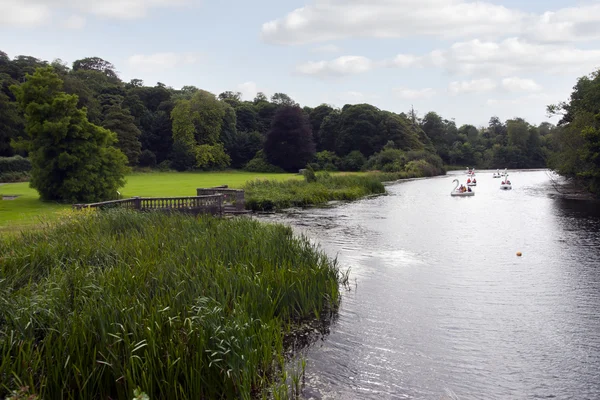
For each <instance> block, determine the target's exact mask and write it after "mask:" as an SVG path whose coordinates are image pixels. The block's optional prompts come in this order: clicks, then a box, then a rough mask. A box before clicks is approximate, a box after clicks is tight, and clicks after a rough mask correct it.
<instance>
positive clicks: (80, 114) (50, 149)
mask: <svg viewBox="0 0 600 400" xmlns="http://www.w3.org/2000/svg"><path fill="white" fill-rule="evenodd" d="M62 88H63V82H62V81H61V79H60V77H59V76H58V75H57V74H56V73H55V72H54V70H53V68H52V67H43V68H38V69H36V71H35V73H34V74H33V75H28V76H27V77H26V81H25V82H24V83H23V84H21V85H20V86H16V85H14V86H12V87H11V89H12V90H13V92H14V93H15V96H16V98H17V100H18V102H19V104H20V106H21V107H22V109H23V110H24V111H25V135H23V136H21V137H19V138H18V139H17V140H16V145H17V146H18V147H19V148H23V149H25V150H27V151H28V152H29V157H30V159H31V164H32V170H31V181H30V186H31V187H32V188H34V189H36V190H37V191H38V192H39V193H40V197H41V199H42V200H55V201H68V202H76V201H84V202H93V201H100V200H106V199H110V198H114V196H115V194H116V191H117V189H118V188H119V187H121V186H123V185H124V183H125V179H124V176H125V173H126V172H127V167H126V163H127V157H125V155H124V154H123V153H122V152H121V151H120V150H119V149H117V148H115V147H113V144H114V143H115V141H116V135H115V134H114V133H112V132H111V131H109V130H107V129H104V128H102V127H99V126H96V125H94V124H92V123H90V122H89V121H88V119H87V116H86V113H85V110H81V109H78V108H77V101H78V99H77V96H75V95H69V94H67V93H65V92H63V91H62Z"/></svg>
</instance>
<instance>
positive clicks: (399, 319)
mask: <svg viewBox="0 0 600 400" xmlns="http://www.w3.org/2000/svg"><path fill="white" fill-rule="evenodd" d="M457 177H458V178H460V180H461V183H464V182H465V180H466V176H465V174H464V173H463V172H462V171H461V172H454V173H449V174H448V175H446V176H443V177H436V178H431V179H424V180H415V181H410V182H403V183H398V184H393V185H390V186H388V187H387V190H388V194H387V195H385V196H380V197H376V198H370V199H364V200H361V201H357V202H353V203H346V204H342V205H338V206H336V207H332V208H324V209H307V210H297V211H292V212H289V213H284V214H277V215H272V216H267V217H264V219H267V220H269V221H276V222H283V223H287V224H290V225H291V226H292V227H294V229H295V230H296V231H297V232H298V233H303V234H306V235H307V236H308V237H310V238H311V240H314V241H315V242H316V243H319V245H320V246H321V248H322V249H323V250H324V251H325V252H327V253H328V254H329V255H331V256H332V257H335V256H337V257H338V261H339V264H340V266H341V267H342V268H351V272H350V282H351V286H350V288H351V290H349V291H344V294H343V297H342V303H341V307H340V312H339V317H338V319H337V321H336V322H335V323H334V324H333V325H332V326H331V330H330V334H329V335H328V336H326V337H325V338H323V340H319V341H318V342H317V343H316V344H314V345H313V346H311V347H310V348H309V349H307V350H306V354H305V357H306V358H307V366H306V380H305V387H304V391H303V395H304V398H306V399H537V398H539V399H545V398H557V399H578V400H583V399H599V398H600V246H599V244H600V203H597V202H593V201H583V200H565V199H562V198H559V197H556V196H554V194H556V190H555V188H554V186H553V184H552V181H551V179H550V177H549V172H547V171H511V172H510V180H511V181H512V184H513V190H512V191H501V190H499V186H500V179H494V178H493V177H492V173H491V171H488V172H479V173H478V174H477V180H478V186H477V187H476V188H475V193H476V195H475V196H474V197H466V198H457V197H451V196H450V191H451V189H452V188H453V187H454V184H453V183H452V180H453V179H455V178H457ZM518 251H520V252H522V254H523V255H522V257H517V256H516V253H517V252H518Z"/></svg>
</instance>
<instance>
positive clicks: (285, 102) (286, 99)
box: [271, 93, 298, 106]
mask: <svg viewBox="0 0 600 400" xmlns="http://www.w3.org/2000/svg"><path fill="white" fill-rule="evenodd" d="M271 102H272V103H274V104H277V105H278V106H296V105H298V104H297V103H296V102H295V101H294V100H292V98H291V97H290V96H288V95H287V94H285V93H275V94H274V95H273V96H272V97H271Z"/></svg>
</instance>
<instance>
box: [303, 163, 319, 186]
mask: <svg viewBox="0 0 600 400" xmlns="http://www.w3.org/2000/svg"><path fill="white" fill-rule="evenodd" d="M304 180H305V181H306V182H308V183H310V182H316V181H317V175H315V171H314V170H313V169H312V168H311V167H310V165H309V166H308V167H307V168H306V170H305V171H304Z"/></svg>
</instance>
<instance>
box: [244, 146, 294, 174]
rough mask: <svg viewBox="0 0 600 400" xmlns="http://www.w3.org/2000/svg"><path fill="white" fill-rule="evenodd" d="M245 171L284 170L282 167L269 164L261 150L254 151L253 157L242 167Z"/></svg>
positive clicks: (280, 171) (274, 171)
mask: <svg viewBox="0 0 600 400" xmlns="http://www.w3.org/2000/svg"><path fill="white" fill-rule="evenodd" d="M244 169H245V170H246V171H249V172H269V173H270V172H272V173H282V172H285V171H284V170H283V169H281V168H279V167H276V166H274V165H272V164H269V162H268V161H267V157H265V153H264V151H262V150H259V151H258V152H256V155H255V156H254V158H253V159H252V160H250V161H248V164H246V166H245V167H244Z"/></svg>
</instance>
